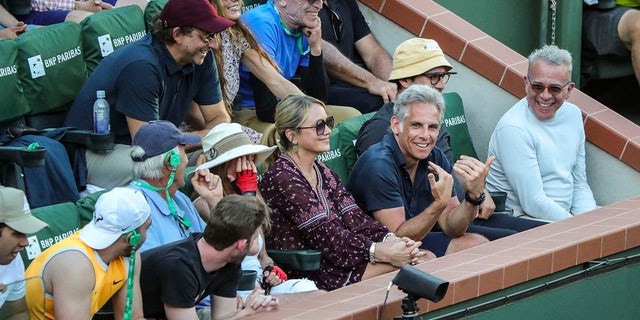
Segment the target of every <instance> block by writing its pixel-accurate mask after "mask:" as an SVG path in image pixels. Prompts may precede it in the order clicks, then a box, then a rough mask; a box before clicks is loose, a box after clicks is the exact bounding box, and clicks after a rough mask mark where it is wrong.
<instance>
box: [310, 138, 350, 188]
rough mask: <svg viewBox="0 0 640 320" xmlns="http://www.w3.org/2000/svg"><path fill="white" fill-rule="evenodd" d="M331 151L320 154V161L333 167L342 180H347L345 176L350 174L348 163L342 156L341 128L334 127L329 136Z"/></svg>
mask: <svg viewBox="0 0 640 320" xmlns="http://www.w3.org/2000/svg"><path fill="white" fill-rule="evenodd" d="M329 144H330V147H329V151H327V152H323V153H321V154H319V155H318V158H317V159H318V161H320V162H323V163H324V164H326V165H327V167H329V168H331V170H333V171H334V172H335V173H337V174H338V176H339V177H340V179H341V180H342V181H345V180H344V178H343V177H346V176H348V175H349V173H348V172H347V164H346V163H345V161H344V158H343V157H342V150H340V129H339V128H337V127H336V128H333V130H331V135H330V136H329Z"/></svg>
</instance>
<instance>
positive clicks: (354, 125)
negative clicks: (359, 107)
mask: <svg viewBox="0 0 640 320" xmlns="http://www.w3.org/2000/svg"><path fill="white" fill-rule="evenodd" d="M374 115H375V112H371V113H366V114H363V115H360V116H357V117H353V118H351V119H349V120H346V121H343V122H341V123H339V124H338V125H337V126H336V127H335V128H334V129H333V130H332V131H331V135H330V136H329V143H330V145H331V147H330V149H329V151H327V152H323V153H321V154H319V155H318V160H320V161H322V162H323V163H324V164H326V165H327V166H328V167H329V168H331V170H333V171H335V172H336V173H337V174H338V176H339V177H340V180H342V182H344V183H346V182H347V179H348V178H349V174H351V169H353V165H354V164H355V163H356V160H357V159H358V155H357V153H356V150H355V148H354V144H355V140H356V138H357V137H358V132H359V131H360V127H362V125H363V124H364V123H365V122H367V120H369V119H371V118H372V117H373V116H374Z"/></svg>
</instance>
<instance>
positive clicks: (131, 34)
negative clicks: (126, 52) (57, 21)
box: [80, 5, 147, 72]
mask: <svg viewBox="0 0 640 320" xmlns="http://www.w3.org/2000/svg"><path fill="white" fill-rule="evenodd" d="M80 25H81V26H82V46H83V49H84V50H83V51H84V57H85V61H86V63H87V69H88V70H89V72H93V70H95V69H96V67H97V66H98V63H100V61H102V59H103V58H104V57H106V56H108V55H109V54H110V53H112V52H113V51H115V50H118V49H119V48H122V47H124V46H125V45H127V44H129V43H132V42H135V41H137V40H140V39H142V37H144V36H145V35H146V34H147V32H146V29H145V26H144V18H143V15H142V9H140V7H139V6H136V5H131V6H126V7H118V8H114V9H112V10H105V11H101V12H98V13H95V14H92V15H90V16H89V17H87V18H86V19H84V20H82V23H81V24H80Z"/></svg>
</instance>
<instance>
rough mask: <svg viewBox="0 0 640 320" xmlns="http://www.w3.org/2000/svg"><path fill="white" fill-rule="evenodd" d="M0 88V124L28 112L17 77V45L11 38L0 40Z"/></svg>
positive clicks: (27, 104) (28, 108) (27, 105)
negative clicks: (0, 90) (0, 89)
mask: <svg viewBox="0 0 640 320" xmlns="http://www.w3.org/2000/svg"><path fill="white" fill-rule="evenodd" d="M0 88H2V102H1V103H0V124H2V123H5V122H9V121H11V120H14V119H17V118H19V117H21V116H23V115H26V114H27V113H29V111H30V110H31V108H30V107H29V103H28V102H27V98H26V97H25V96H24V91H23V90H22V83H21V82H20V79H19V77H18V46H17V45H16V42H15V41H13V40H0Z"/></svg>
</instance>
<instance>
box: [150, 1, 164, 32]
mask: <svg viewBox="0 0 640 320" xmlns="http://www.w3.org/2000/svg"><path fill="white" fill-rule="evenodd" d="M167 2H169V0H151V1H149V2H148V3H147V6H146V7H145V8H144V24H145V26H146V27H147V30H153V17H154V16H155V15H156V14H160V12H162V8H164V6H165V5H166V4H167Z"/></svg>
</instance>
